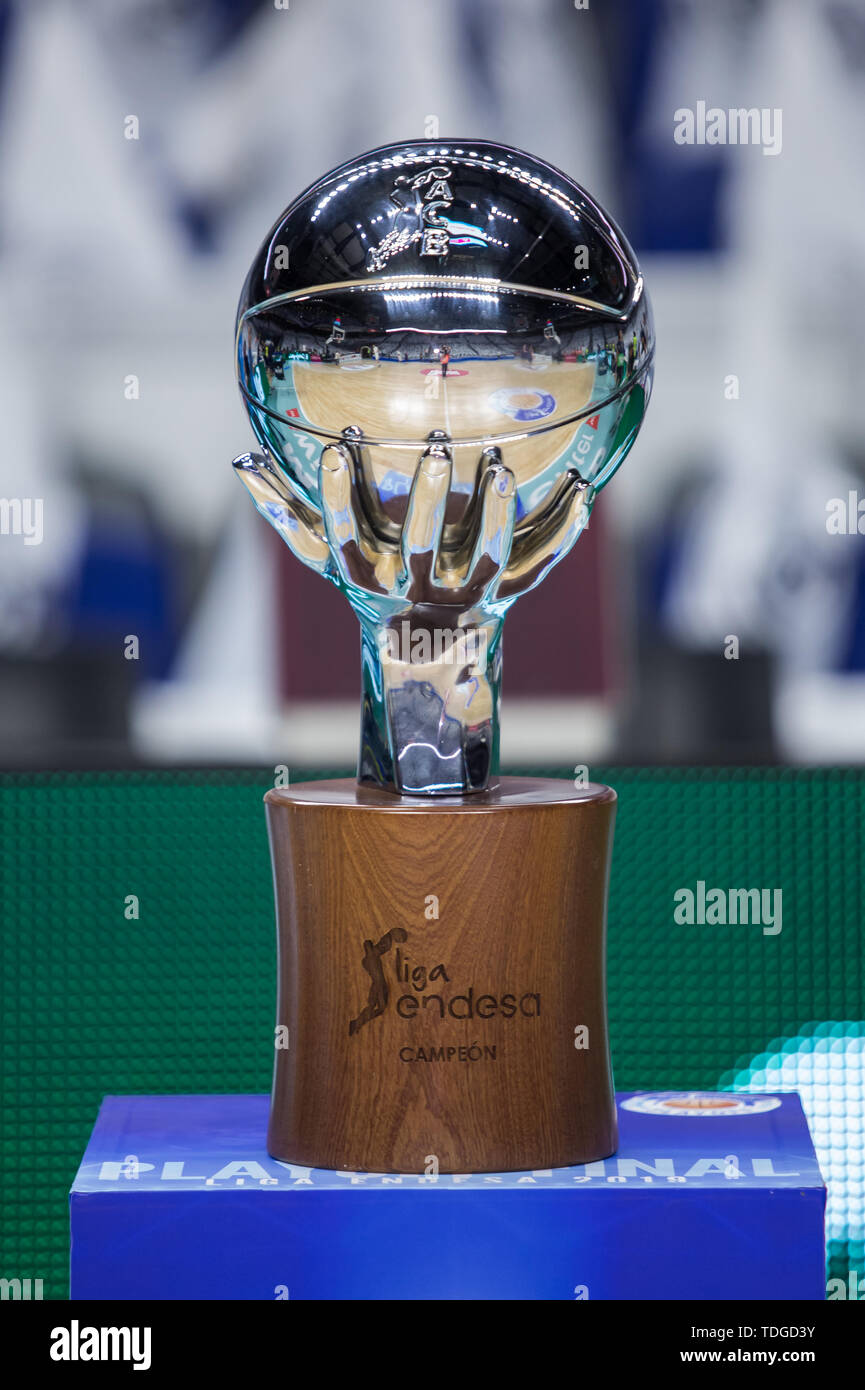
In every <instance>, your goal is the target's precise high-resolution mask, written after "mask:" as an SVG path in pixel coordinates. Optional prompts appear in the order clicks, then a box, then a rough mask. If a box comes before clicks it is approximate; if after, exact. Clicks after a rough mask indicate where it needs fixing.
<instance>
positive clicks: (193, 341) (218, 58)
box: [0, 0, 865, 773]
mask: <svg viewBox="0 0 865 1390" xmlns="http://www.w3.org/2000/svg"><path fill="white" fill-rule="evenodd" d="M699 103H704V104H705V108H704V109H709V108H721V109H722V110H723V111H725V112H726V111H727V110H729V109H733V108H757V109H759V110H760V111H761V112H762V111H765V112H767V113H768V114H769V115H770V116H771V119H772V126H771V129H772V136H773V141H772V144H771V147H765V146H764V145H761V144H759V143H758V144H749V145H743V144H736V145H733V144H728V143H714V144H713V143H709V142H704V143H693V144H683V143H679V142H678V141H677V139H676V138H675V132H676V129H677V124H678V123H677V119H676V113H677V112H680V111H681V110H682V109H688V110H691V111H694V112H697V111H698V106H699ZM863 113H865V5H863V3H862V0H725V3H724V4H714V5H709V4H707V3H705V2H704V0H603V3H602V0H591V3H590V4H589V5H588V7H587V8H583V7H581V6H580V5H579V4H574V3H572V0H533V3H532V4H531V5H529V4H526V3H525V0H471V3H467V0H436V3H435V4H434V5H432V4H430V3H428V0H372V3H367V4H364V5H358V4H357V3H356V0H326V3H322V2H321V0H76V3H74V4H70V3H69V2H68V0H28V3H26V4H24V3H20V4H17V3H9V0H6V3H3V2H2V0H0V298H2V303H3V305H4V309H5V312H4V313H3V315H2V321H0V418H2V421H3V427H4V432H5V440H6V447H5V448H4V449H3V451H2V454H0V764H2V766H5V767H7V768H15V767H20V766H31V767H42V768H50V767H66V766H71V767H75V766H79V767H81V766H83V767H102V766H106V765H108V766H110V765H115V766H122V767H129V766H133V765H136V764H145V765H146V764H150V763H152V764H157V765H163V766H164V765H166V764H174V763H183V764H198V765H202V764H205V765H210V766H213V765H217V764H219V765H224V764H231V763H234V762H236V763H241V764H244V763H245V764H248V763H249V762H256V763H283V762H287V763H288V764H289V765H290V766H291V768H292V773H294V771H295V770H296V769H298V768H302V767H303V766H304V765H309V766H311V767H318V768H320V767H322V766H327V767H344V768H348V767H349V766H351V764H352V763H353V761H354V759H355V757H356V748H357V726H358V695H357V692H358V684H359V663H358V637H357V632H356V622H355V619H354V617H353V615H352V614H351V612H350V611H349V609H348V606H347V605H346V604H345V603H344V601H343V600H342V599H341V597H340V596H339V595H338V594H337V592H336V591H335V590H332V589H331V588H330V586H328V585H326V584H324V583H322V582H321V581H320V580H319V579H318V578H317V577H316V576H314V575H312V574H310V573H309V572H308V571H306V570H304V569H303V568H302V567H301V566H300V564H298V563H297V562H296V561H294V560H293V559H292V558H291V557H290V556H289V555H288V553H287V552H285V553H283V552H281V551H280V549H279V543H278V542H277V541H276V539H275V537H274V536H273V535H272V534H271V533H270V530H269V528H268V527H267V525H266V523H265V522H264V521H263V520H262V519H260V518H259V517H258V516H257V515H256V513H255V512H254V510H253V508H252V506H251V505H250V503H249V499H248V498H247V497H246V495H245V494H244V492H243V490H242V489H241V488H240V487H239V485H238V483H237V481H236V479H235V478H234V476H233V473H232V469H231V467H230V461H231V459H232V457H233V456H234V455H236V454H238V453H240V452H242V451H244V450H245V449H248V448H250V447H251V446H252V443H253V440H252V433H251V430H250V428H249V425H248V423H247V420H246V418H245V412H244V410H243V408H242V406H241V403H240V398H239V394H238V392H237V388H236V386H235V382H234V371H233V354H232V346H233V341H232V340H233V328H234V313H235V307H236V302H237V297H238V295H239V292H240V288H241V285H242V283H243V279H244V276H245V274H246V271H247V269H248V266H249V264H250V262H251V260H252V257H253V255H254V253H255V251H256V250H257V248H258V246H259V244H260V242H261V240H262V239H263V237H264V235H265V233H266V231H267V229H268V228H269V227H270V225H271V224H272V222H273V221H274V220H275V219H276V217H277V216H278V214H279V213H280V212H281V210H282V209H283V207H284V206H285V205H287V204H288V203H289V202H290V201H291V200H292V199H293V197H294V196H295V195H296V194H297V193H298V192H300V191H301V189H302V188H303V187H304V186H305V185H306V184H308V183H309V182H311V181H312V180H313V179H315V178H316V177H317V176H318V175H320V174H321V173H323V172H324V171H325V170H327V169H329V168H330V167H332V166H333V165H336V164H338V163H340V162H341V161H342V160H344V159H347V158H349V157H351V156H353V155H356V154H358V153H360V152H361V151H363V150H365V149H369V148H372V147H374V146H376V145H379V144H381V143H384V142H386V141H391V140H401V139H408V138H412V137H419V136H423V135H426V136H433V135H440V136H442V137H446V136H450V135H454V136H461V137H463V138H465V137H466V136H473V137H477V138H488V139H493V140H498V141H502V142H504V143H507V144H513V145H517V146H519V147H522V148H525V149H527V150H529V151H531V152H533V153H535V154H538V155H540V156H541V157H543V158H545V159H546V160H548V161H549V162H550V163H552V164H555V165H558V166H559V167H560V168H562V169H564V170H565V171H566V172H568V173H569V174H570V175H572V176H573V177H574V178H576V179H577V180H578V181H579V182H581V183H583V184H584V185H585V186H586V187H587V188H588V189H589V190H590V191H591V192H592V193H593V194H594V195H595V196H596V197H597V198H598V199H599V200H600V201H601V202H602V204H604V205H605V206H606V207H607V208H608V209H609V211H610V212H611V213H612V215H613V216H614V218H615V219H616V220H617V221H618V222H619V223H620V224H621V225H622V226H623V228H624V229H625V231H626V234H627V235H628V237H629V239H630V240H631V242H632V244H633V245H634V247H635V248H636V250H637V252H638V255H639V256H640V259H641V263H642V266H643V270H644V272H645V275H646V280H647V283H648V286H649V289H650V293H651V296H652V299H653V303H654V310H655V318H656V327H657V338H658V355H657V367H656V385H655V392H654V396H653V400H652V405H651V408H650V410H649V413H648V416H647V420H646V424H645V425H644V427H643V431H642V433H641V436H640V438H639V440H638V442H637V445H636V447H635V448H634V450H633V453H632V454H631V455H630V456H629V458H628V460H627V462H626V464H625V467H624V468H623V469H622V470H621V472H620V474H619V475H618V476H617V477H616V479H615V481H614V483H613V485H612V486H611V487H610V488H609V489H607V490H606V491H605V492H604V494H603V498H602V499H601V501H600V502H599V505H598V506H597V507H596V509H595V511H594V514H593V519H592V526H591V528H590V530H589V531H588V532H587V533H586V535H585V536H584V537H583V538H582V539H581V541H580V543H579V545H578V546H577V547H576V549H575V551H574V552H572V554H571V556H570V557H569V558H568V559H567V560H566V561H565V562H564V563H563V564H562V565H561V566H560V567H559V569H558V570H556V571H555V572H554V574H553V575H552V576H551V577H550V578H549V579H548V580H547V581H546V583H545V585H544V590H543V599H544V601H543V603H542V604H539V603H538V602H537V601H536V597H537V596H536V595H534V596H533V595H530V596H528V597H527V598H525V599H523V600H522V601H521V602H520V603H519V604H518V605H517V606H516V608H515V609H514V611H513V613H512V614H511V616H510V617H509V619H508V626H507V635H506V640H505V648H504V650H505V667H504V671H505V676H504V713H503V759H504V761H505V762H506V763H508V764H510V765H511V766H516V765H520V764H523V765H528V764H534V765H539V764H550V765H552V764H555V765H557V766H566V765H570V764H576V763H591V761H592V760H593V759H603V760H604V762H606V763H609V762H615V761H634V762H641V763H647V762H655V761H657V762H666V763H670V762H678V761H681V762H689V763H701V762H704V763H712V762H730V763H742V762H763V761H775V760H776V761H779V762H784V763H798V762H801V763H808V762H846V763H853V762H861V761H865V445H863V439H865V390H863V389H862V382H863V371H862V367H863V362H865V315H863V314H862V313H861V310H860V308H859V307H858V306H860V305H861V302H862V297H863V293H865V257H863V254H862V247H863V237H865V233H863V228H865V177H863V164H862V157H861V150H862V140H863V134H865V129H863ZM860 507H861V512H860V510H859V509H860ZM860 528H861V533H860Z"/></svg>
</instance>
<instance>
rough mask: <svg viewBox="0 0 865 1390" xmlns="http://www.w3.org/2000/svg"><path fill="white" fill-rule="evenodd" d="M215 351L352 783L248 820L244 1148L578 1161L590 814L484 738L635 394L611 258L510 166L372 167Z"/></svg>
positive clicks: (597, 1090) (276, 232) (596, 1056)
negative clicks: (523, 615) (303, 603)
mask: <svg viewBox="0 0 865 1390" xmlns="http://www.w3.org/2000/svg"><path fill="white" fill-rule="evenodd" d="M236 351H237V373H238V379H239V384H240V389H241V392H242V395H243V399H244V402H245V405H246V408H247V411H248V413H249V418H250V421H251V423H252V427H253V430H254V432H255V435H256V438H257V440H258V443H259V446H260V451H258V452H254V453H248V454H244V455H242V456H241V457H239V458H238V459H236V460H235V461H234V467H235V469H236V471H237V473H238V476H239V477H240V478H241V480H242V481H243V482H244V483H245V485H246V487H247V488H248V490H249V492H250V493H251V494H252V498H253V501H254V502H255V505H256V507H257V508H258V510H259V511H260V512H261V514H262V515H263V516H264V517H265V518H266V519H267V520H268V521H269V522H270V524H271V525H272V526H273V527H274V528H275V529H276V531H277V532H278V533H279V535H280V536H281V537H282V539H283V540H284V541H285V542H286V544H287V545H288V546H289V547H290V549H291V550H292V551H293V552H294V554H295V555H296V556H297V557H298V559H300V560H301V561H303V563H304V564H306V565H309V566H311V567H312V568H313V569H315V570H317V571H318V573H319V574H321V575H322V576H323V577H324V578H325V579H329V580H330V581H331V582H332V583H333V584H335V585H336V586H337V587H338V588H339V589H340V590H341V591H342V592H343V593H344V594H345V596H346V598H347V599H348V601H349V603H350V604H351V606H352V608H353V609H354V611H355V613H356V614H357V616H358V619H359V623H360V637H361V718H360V752H359V759H358V776H357V781H356V782H354V781H347V780H335V781H320V782H311V783H306V784H301V785H295V786H291V787H287V788H278V789H273V790H271V791H269V792H268V793H267V795H266V797H265V802H266V813H267V820H268V829H269V835H270V845H271V854H272V859H273V869H274V883H275V895H276V910H277V942H278V957H279V964H278V1002H277V1030H276V1033H277V1048H276V1053H275V1067H274V1085H273V1096H272V1104H271V1115H270V1125H269V1131H268V1148H269V1151H270V1152H271V1153H272V1154H273V1155H274V1156H275V1157H277V1158H279V1159H283V1160H287V1161H291V1162H295V1163H299V1164H304V1165H310V1166H317V1167H326V1168H337V1169H348V1170H352V1171H372V1172H408V1173H412V1172H423V1173H436V1172H457V1173H459V1172H473V1171H506V1170H518V1169H531V1168H546V1167H553V1166H562V1165H566V1164H571V1163H578V1162H588V1161H592V1160H594V1159H598V1158H601V1157H605V1156H607V1155H609V1154H610V1153H612V1152H613V1151H614V1150H615V1147H616V1117H615V1104H614V1095H613V1088H612V1072H611V1065H610V1056H609V1044H608V1037H607V1021H606V1002H605V938H606V898H607V884H608V876H609V865H610V856H611V848H612V834H613V821H614V814H615V801H616V797H615V793H614V792H613V791H612V790H611V789H610V788H609V787H604V786H598V785H593V784H588V785H585V786H578V785H576V786H575V785H572V784H570V783H568V782H563V781H560V780H557V779H528V778H511V777H500V776H499V770H498V764H499V733H498V730H499V705H500V686H501V670H502V628H503V623H504V619H505V616H506V614H507V612H508V610H509V609H510V607H511V605H512V604H513V603H514V602H515V601H516V599H517V598H519V596H520V594H523V593H525V592H526V591H527V590H529V589H532V588H534V587H535V586H536V585H537V584H539V583H540V582H541V581H542V580H543V578H544V576H545V575H546V574H547V573H548V571H549V570H550V569H551V568H552V566H553V565H555V564H557V563H558V562H559V561H560V560H561V559H563V558H564V556H565V555H567V553H568V551H569V550H570V549H571V548H572V546H573V545H574V543H575V542H576V540H577V539H578V537H579V535H580V533H581V532H582V530H583V528H584V527H585V526H586V524H587V523H588V520H589V515H590V512H591V509H592V506H593V504H594V501H595V498H596V496H597V494H598V492H599V491H600V489H601V488H602V487H603V486H604V484H605V483H606V482H607V481H608V480H609V478H610V477H611V476H612V475H613V473H614V472H615V470H616V469H617V468H618V466H619V464H620V463H621V462H622V460H623V459H624V457H625V455H626V454H627V452H628V450H629V449H630V447H631V444H632V443H633V441H634V438H635V436H636V434H637V431H638V429H639V427H640V424H641V421H642V418H643V414H644V412H645V409H646V405H647V402H648V397H649V391H650V385H651V375H652V358H653V353H654V334H653V328H652V317H651V309H650V305H649V301H648V297H647V295H646V292H645V288H644V285H643V280H642V276H641V274H640V271H639V268H638V266H637V262H636V259H635V257H634V254H633V251H632V250H631V248H630V247H629V245H628V243H627V241H626V240H625V239H624V237H623V235H622V233H621V232H620V231H619V229H618V228H617V226H616V225H615V223H614V222H613V221H612V220H611V218H610V217H608V215H607V214H606V213H605V212H604V211H603V210H602V209H601V208H600V207H599V206H598V204H597V203H596V202H595V201H594V200H593V199H592V198H591V197H590V196H589V195H588V194H587V193H586V192H585V190H583V189H582V188H580V187H579V186H578V185H577V184H575V183H574V182H572V180H570V179H569V178H567V177H566V176H565V175H564V174H562V173H560V172H559V171H558V170H556V169H554V168H552V167H551V166H549V165H547V164H545V163H543V162H542V161H540V160H538V159H535V158H533V157H532V156H530V155H527V154H523V153H521V152H520V151H518V150H514V149H510V148H507V147H505V146H501V145H496V144H490V143H487V142H482V141H463V142H460V141H442V140H435V141H423V142H407V143H403V144H396V145H388V146H385V147H382V148H381V149H377V150H374V151H372V152H371V153H369V154H365V155H362V156H360V157H359V158H358V159H354V160H352V161H350V162H349V163H347V164H343V165H341V166H340V167H339V168H338V169H336V170H334V171H332V172H331V173H329V174H327V175H325V177H323V178H321V179H319V180H318V182H316V183H314V184H313V185H312V186H311V187H310V188H308V189H307V190H306V191H305V192H304V193H302V194H301V195H300V196H299V197H298V198H297V199H296V200H295V201H294V202H293V203H292V204H291V205H290V207H289V208H288V209H287V211H286V212H285V213H284V214H283V215H282V217H280V219H279V221H278V222H277V223H276V225H275V226H274V227H273V229H272V230H271V232H270V233H269V235H268V236H267V238H266V239H265V241H264V243H263V245H262V247H261V249H260V251H259V253H258V255H257V256H256V258H255V261H254V262H253V265H252V269H251V270H250V272H249V275H248V277H247V280H246V284H245V286H244V288H243V292H242V294H241V299H240V304H239V308H238V317H237V339H236ZM575 599H576V601H577V602H578V601H579V596H578V595H577V596H575ZM538 679H539V684H541V685H542V684H543V672H542V671H541V672H539V673H538Z"/></svg>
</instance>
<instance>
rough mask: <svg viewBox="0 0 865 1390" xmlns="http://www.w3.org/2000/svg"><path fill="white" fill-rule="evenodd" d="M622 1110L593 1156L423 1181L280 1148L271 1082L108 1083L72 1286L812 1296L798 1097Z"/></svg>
mask: <svg viewBox="0 0 865 1390" xmlns="http://www.w3.org/2000/svg"><path fill="white" fill-rule="evenodd" d="M618 1102H619V1126H620V1145H619V1150H618V1152H617V1154H616V1155H615V1157H614V1158H611V1159H607V1160H606V1161H605V1162H603V1163H590V1164H582V1165H579V1166H578V1167H575V1168H558V1169H553V1170H550V1171H546V1172H536V1173H502V1174H475V1175H457V1176H439V1177H437V1178H435V1177H430V1178H424V1177H420V1176H387V1175H376V1174H372V1175H365V1174H354V1173H342V1172H331V1171H328V1170H325V1169H316V1168H313V1169H308V1168H298V1167H293V1166H292V1165H290V1164H285V1163H279V1162H277V1161H276V1160H275V1159H272V1158H270V1157H268V1155H267V1153H266V1151H265V1148H264V1136H265V1129H266V1124H267V1111H268V1098H267V1097H266V1096H109V1097H107V1098H106V1099H105V1101H104V1102H103V1105H102V1108H101V1110H100V1112H99V1117H98V1119H97V1121H96V1126H95V1128H94V1131H93V1135H92V1137H91V1140H90V1144H89V1145H88V1148H87V1152H86V1154H85V1155H84V1159H83V1161H82V1164H81V1168H80V1169H79V1172H78V1175H77V1177H76V1179H75V1182H74V1184H73V1187H72V1193H71V1224H72V1261H71V1264H72V1287H71V1292H72V1297H73V1298H96V1299H109V1298H110V1299H116V1298H119V1299H148V1298H152V1299H193V1298H205V1299H276V1298H286V1297H288V1298H292V1299H315V1298H318V1299H575V1298H591V1299H689V1298H701V1299H710V1298H718V1299H722V1298H731V1299H771V1298H778V1299H822V1298H823V1297H824V1296H825V1275H824V1263H823V1260H824V1256H823V1210H824V1205H825V1196H826V1193H825V1188H824V1185H823V1180H822V1178H821V1175H820V1170H819V1168H818V1166H817V1160H816V1157H815V1155H814V1149H813V1146H812V1144H811V1138H810V1135H809V1133H808V1127H807V1124H806V1122H805V1117H804V1115H803V1113H802V1108H801V1105H800V1103H799V1099H798V1097H797V1096H795V1095H784V1096H778V1097H772V1098H769V1097H763V1096H752V1095H747V1096H746V1095H735V1096H734V1095H730V1094H725V1095H717V1096H714V1097H709V1096H707V1095H705V1094H704V1095H703V1097H702V1099H698V1098H693V1099H689V1098H688V1097H686V1096H685V1095H684V1093H667V1094H666V1095H661V1094H658V1095H655V1096H638V1095H634V1096H632V1095H620V1096H619V1097H618Z"/></svg>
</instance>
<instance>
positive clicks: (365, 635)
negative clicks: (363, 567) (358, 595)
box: [358, 605, 503, 796]
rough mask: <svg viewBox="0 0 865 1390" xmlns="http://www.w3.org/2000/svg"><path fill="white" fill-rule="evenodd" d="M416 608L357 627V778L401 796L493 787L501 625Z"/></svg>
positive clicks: (496, 621) (455, 612)
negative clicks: (359, 693)
mask: <svg viewBox="0 0 865 1390" xmlns="http://www.w3.org/2000/svg"><path fill="white" fill-rule="evenodd" d="M460 617H463V618H465V615H464V614H460V613H459V610H455V609H453V608H446V607H440V606H436V605H416V606H414V607H412V608H411V609H410V610H409V611H408V612H407V613H406V614H405V615H397V616H396V617H393V618H391V619H389V620H388V621H383V622H381V623H376V622H373V621H371V620H369V619H362V620H361V669H362V673H363V676H362V680H363V686H362V706H361V744H360V758H359V763H358V780H359V781H360V782H361V783H368V784H373V785H375V786H379V787H382V788H385V789H387V790H389V791H395V792H398V793H400V794H402V795H406V796H412V795H423V796H460V795H462V794H464V793H467V792H479V791H483V790H484V789H485V788H487V787H489V786H491V785H495V781H496V778H497V776H498V769H499V704H500V686H501V664H502V655H501V650H502V648H501V639H502V624H503V619H501V618H494V617H493V618H491V617H489V616H484V617H483V619H482V620H480V621H475V620H473V619H471V620H469V619H466V620H465V621H463V622H462V623H460V622H459V621H458V620H459V618H460Z"/></svg>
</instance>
